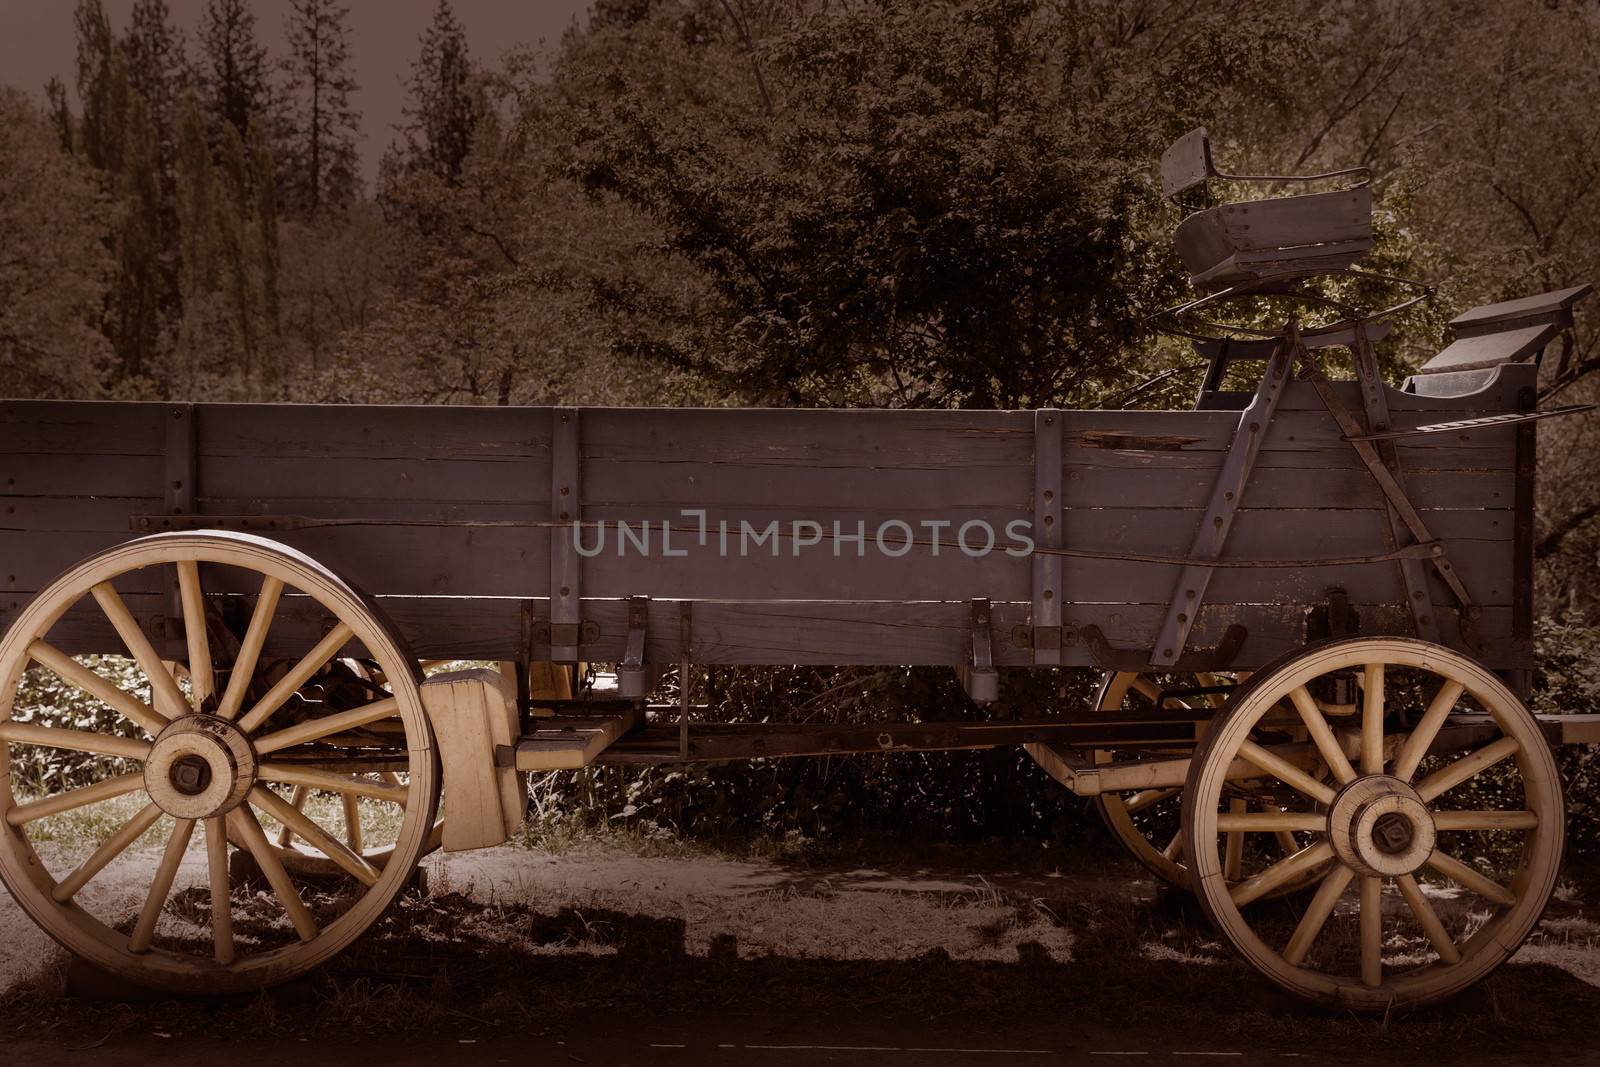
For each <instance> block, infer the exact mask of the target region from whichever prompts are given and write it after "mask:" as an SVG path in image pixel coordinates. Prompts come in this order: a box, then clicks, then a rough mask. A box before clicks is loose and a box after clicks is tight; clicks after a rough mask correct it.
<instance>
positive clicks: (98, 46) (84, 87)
mask: <svg viewBox="0 0 1600 1067" xmlns="http://www.w3.org/2000/svg"><path fill="white" fill-rule="evenodd" d="M72 21H73V25H74V27H75V28H76V29H77V35H78V98H79V99H80V100H81V101H82V103H83V119H82V122H81V123H80V124H79V126H78V143H77V148H78V150H79V151H81V152H82V153H83V155H84V158H85V159H86V160H87V161H88V163H89V165H90V166H91V167H95V168H96V169H98V170H101V171H105V172H108V173H115V172H116V171H118V170H120V169H121V167H122V147H123V143H124V138H125V135H126V132H127V130H126V126H125V125H124V123H125V121H126V118H127V114H128V67H127V63H126V61H125V59H124V57H123V55H122V52H121V50H120V49H119V48H117V46H116V39H115V37H114V36H113V35H112V33H111V23H110V21H109V20H108V19H107V18H106V12H105V8H103V7H102V6H101V4H100V0H78V6H77V7H76V8H74V9H73V13H72Z"/></svg>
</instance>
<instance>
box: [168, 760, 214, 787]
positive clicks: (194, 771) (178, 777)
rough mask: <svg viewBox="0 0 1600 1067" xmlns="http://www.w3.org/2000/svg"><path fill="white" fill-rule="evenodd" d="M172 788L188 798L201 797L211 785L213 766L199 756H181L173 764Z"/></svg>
mask: <svg viewBox="0 0 1600 1067" xmlns="http://www.w3.org/2000/svg"><path fill="white" fill-rule="evenodd" d="M170 777H171V779H172V788H174V789H176V790H177V791H178V792H180V793H182V794H183V795H184V796H186V797H194V796H199V795H200V794H201V793H204V792H205V791H206V787H207V786H209V785H210V784H211V764H209V763H207V762H206V761H205V760H203V759H201V758H200V757H199V756H180V757H178V759H177V760H176V761H175V762H174V763H173V764H172V773H171V775H170Z"/></svg>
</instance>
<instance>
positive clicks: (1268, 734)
mask: <svg viewBox="0 0 1600 1067" xmlns="http://www.w3.org/2000/svg"><path fill="white" fill-rule="evenodd" d="M1330 689H1333V690H1338V689H1342V691H1344V692H1347V693H1348V692H1352V691H1353V692H1354V694H1355V696H1356V699H1357V706H1356V708H1355V709H1353V710H1354V711H1355V714H1353V715H1349V716H1343V715H1335V716H1329V715H1326V714H1325V713H1324V711H1325V709H1326V708H1327V707H1328V703H1327V702H1319V700H1318V694H1319V692H1327V691H1329V690H1330ZM1284 706H1289V707H1293V708H1294V709H1295V712H1296V715H1295V718H1296V719H1298V720H1299V723H1298V728H1295V726H1294V724H1293V723H1286V724H1284V726H1285V728H1283V729H1281V730H1273V729H1270V728H1268V729H1265V730H1263V729H1260V728H1259V727H1261V726H1262V721H1263V719H1264V718H1265V717H1266V716H1267V715H1268V713H1269V712H1270V711H1271V710H1272V709H1274V708H1281V707H1284ZM1268 725H1269V726H1270V720H1269V724H1268ZM1275 735H1276V736H1275ZM1313 763H1320V764H1322V765H1324V766H1326V767H1328V768H1330V769H1331V770H1332V772H1333V774H1332V777H1331V779H1323V778H1319V777H1314V776H1312V775H1310V774H1308V773H1306V768H1307V767H1308V766H1310V765H1311V764H1313ZM1240 768H1244V769H1245V771H1246V772H1247V773H1251V774H1258V775H1259V777H1258V778H1257V779H1256V782H1255V785H1254V786H1253V788H1255V789H1257V790H1259V791H1264V792H1266V793H1269V794H1270V795H1272V796H1274V797H1276V798H1278V799H1279V800H1280V801H1281V803H1282V810H1281V811H1280V812H1278V813H1276V814H1268V813H1241V812H1238V811H1237V810H1232V809H1230V804H1229V800H1228V795H1229V790H1230V789H1231V788H1232V787H1231V786H1230V784H1229V783H1230V782H1231V781H1233V780H1235V779H1236V777H1237V775H1238V774H1239V773H1240ZM1283 829H1291V830H1303V831H1307V832H1310V831H1318V832H1320V833H1321V835H1322V836H1321V837H1320V838H1319V839H1318V840H1317V841H1316V842H1315V843H1314V844H1310V845H1308V846H1307V847H1305V848H1303V849H1301V850H1300V851H1298V852H1297V853H1295V854H1294V855H1292V856H1289V857H1286V858H1284V859H1282V860H1280V861H1279V862H1278V863H1276V864H1274V865H1273V866H1271V867H1269V868H1267V869H1265V870H1263V871H1261V872H1260V873H1259V874H1256V875H1255V876H1254V877H1251V878H1248V879H1246V880H1245V881H1243V882H1239V883H1233V884H1230V883H1229V881H1228V880H1227V879H1226V878H1225V877H1224V866H1225V863H1226V851H1227V840H1228V838H1229V836H1230V835H1235V834H1239V833H1243V834H1245V835H1247V836H1250V835H1261V834H1271V833H1276V832H1278V831H1280V830H1283ZM1564 837H1565V811H1564V805H1563V801H1562V791H1561V782H1560V778H1559V776H1558V774H1557V771H1556V765H1555V758H1554V755H1553V753H1552V752H1551V750H1550V746H1549V744H1548V743H1547V742H1546V741H1545V738H1544V736H1543V734H1542V733H1541V731H1540V729H1539V725H1538V723H1537V721H1536V720H1535V719H1534V717H1533V715H1532V714H1531V713H1530V712H1529V711H1528V709H1527V708H1526V707H1525V706H1524V705H1523V703H1522V702H1521V701H1520V700H1519V699H1517V697H1516V695H1515V694H1513V693H1512V692H1511V691H1510V690H1509V689H1507V688H1506V686H1505V685H1504V683H1502V682H1501V681H1500V680H1499V679H1498V678H1496V677H1495V676H1494V675H1493V674H1491V673H1490V672H1489V671H1487V670H1485V669H1484V668H1483V667H1481V666H1479V665H1478V664H1477V663H1475V662H1473V661H1472V660H1470V659H1468V658H1467V657H1465V656H1463V655H1461V654H1459V653H1457V652H1453V651H1451V650H1450V649H1447V648H1442V647H1440V646H1438V645H1431V644H1428V643H1427V642H1424V641H1417V640H1413V639H1409V638H1390V637H1382V638H1379V637H1373V638H1352V639H1347V640H1341V641H1335V642H1331V643H1329V644H1326V645H1323V646H1320V647H1317V648H1314V649H1311V650H1309V651H1307V652H1305V653H1302V654H1300V655H1297V656H1295V657H1292V658H1289V659H1287V660H1285V661H1281V662H1280V663H1279V664H1277V665H1275V666H1273V667H1271V668H1268V669H1265V670H1263V671H1261V672H1260V673H1258V674H1257V675H1256V676H1255V677H1253V678H1252V679H1251V680H1250V682H1249V684H1248V685H1247V686H1246V687H1245V688H1243V689H1242V690H1240V691H1239V692H1238V693H1236V694H1235V696H1234V699H1233V700H1232V702H1231V703H1230V705H1229V707H1228V709H1227V710H1226V711H1225V712H1223V714H1222V715H1221V716H1220V717H1219V718H1218V719H1217V720H1216V722H1215V723H1214V724H1213V725H1212V728H1211V731H1210V733H1209V734H1208V735H1207V737H1206V739H1205V741H1204V742H1203V743H1202V744H1201V746H1200V748H1199V750H1198V751H1197V752H1196V754H1195V758H1194V760H1193V762H1192V763H1191V765H1190V770H1189V779H1188V783H1187V785H1186V788H1185V794H1184V843H1185V848H1186V852H1187V853H1188V856H1189V860H1190V870H1191V872H1192V878H1193V881H1194V885H1195V891H1196V893H1197V894H1198V895H1199V897H1200V902H1201V904H1202V905H1203V906H1204V908H1205V910H1206V912H1207V913H1208V914H1209V915H1210V917H1211V919H1212V921H1213V922H1214V923H1215V924H1216V925H1217V927H1218V928H1219V929H1220V930H1221V932H1222V933H1223V934H1224V935H1225V936H1226V937H1227V938H1228V940H1229V941H1231V942H1232V944H1233V945H1234V947H1235V948H1236V949H1237V950H1238V951H1239V952H1240V953H1241V954H1242V955H1243V956H1244V957H1245V958H1246V959H1247V960H1248V961H1249V962H1250V963H1251V964H1252V965H1253V966H1255V967H1256V968H1257V969H1258V970H1260V971H1261V972H1262V973H1263V974H1265V975H1266V976H1267V977H1268V978H1270V979H1272V981H1274V982H1276V983H1277V984H1278V985H1280V986H1281V987H1283V988H1284V989H1286V990H1288V991H1289V992H1291V993H1294V994H1296V995H1298V996H1301V997H1304V998H1306V999H1309V1000H1313V1001H1317V1002H1319V1003H1324V1004H1328V1005H1333V1006H1337V1007H1342V1008H1352V1009H1356V1010H1374V1011H1381V1010H1387V1009H1390V1008H1394V1007H1401V1006H1407V1005H1416V1004H1423V1003H1428V1002H1431V1001H1436V1000H1439V999H1441V998H1443V997H1447V996H1450V995H1452V994H1454V993H1457V992H1459V991H1461V990H1463V989H1465V988H1467V987H1468V986H1470V985H1472V984H1473V983H1474V982H1476V981H1478V980H1479V979H1481V978H1482V977H1484V976H1485V975H1487V974H1488V973H1489V972H1490V971H1491V970H1493V969H1494V968H1495V967H1496V966H1498V965H1499V964H1500V963H1501V962H1502V961H1504V960H1505V959H1506V958H1507V957H1508V956H1510V955H1511V953H1512V952H1514V951H1515V950H1516V948H1517V946H1518V945H1520V944H1521V943H1522V941H1523V939H1524V938H1525V937H1527V935H1528V934H1529V933H1530V932H1531V931H1532V930H1533V928H1534V925H1535V924H1536V923H1537V922H1538V919H1539V916H1540V914H1541V913H1542V912H1543V910H1544V907H1545V904H1546V903H1547V902H1548V901H1549V898H1550V894H1551V892H1552V891H1553V889H1554V887H1555V880H1556V874H1557V871H1558V869H1559V867H1560V862H1561V852H1562V843H1563V840H1564ZM1309 870H1319V871H1321V872H1322V873H1321V874H1320V878H1319V884H1318V887H1317V890H1316V892H1315V894H1314V895H1313V896H1311V897H1310V898H1309V900H1305V901H1303V902H1302V904H1301V906H1299V907H1296V908H1287V907H1285V908H1279V909H1275V910H1269V911H1266V912H1263V911H1261V910H1260V909H1257V910H1253V911H1251V912H1250V913H1249V917H1248V918H1247V917H1246V913H1245V912H1244V911H1243V910H1242V909H1243V908H1244V906H1245V905H1246V904H1248V903H1250V902H1251V901H1252V900H1256V899H1258V898H1260V897H1261V896H1263V895H1264V894H1266V893H1268V892H1270V891H1271V890H1272V889H1273V888H1275V887H1276V886H1279V885H1282V884H1284V883H1285V882H1286V881H1289V880H1292V879H1296V878H1299V877H1302V876H1303V875H1304V874H1305V872H1307V871H1309Z"/></svg>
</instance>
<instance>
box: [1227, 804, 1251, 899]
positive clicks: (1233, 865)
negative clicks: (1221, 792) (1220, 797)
mask: <svg viewBox="0 0 1600 1067" xmlns="http://www.w3.org/2000/svg"><path fill="white" fill-rule="evenodd" d="M1248 808H1249V804H1247V803H1246V802H1245V801H1244V799H1243V798H1242V797H1234V798H1233V799H1232V800H1230V801H1228V814H1229V816H1230V817H1232V816H1240V815H1243V814H1244V813H1245V812H1246V811H1247V810H1248ZM1225 837H1226V841H1225V843H1224V845H1223V850H1222V857H1223V858H1222V877H1224V878H1226V879H1227V880H1228V881H1230V882H1237V881H1238V880H1239V879H1240V878H1241V877H1243V876H1244V831H1243V830H1229V831H1227V833H1226V835H1225Z"/></svg>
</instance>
